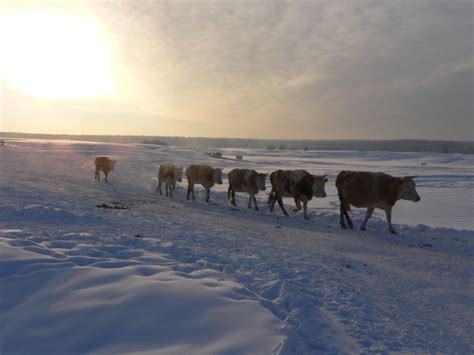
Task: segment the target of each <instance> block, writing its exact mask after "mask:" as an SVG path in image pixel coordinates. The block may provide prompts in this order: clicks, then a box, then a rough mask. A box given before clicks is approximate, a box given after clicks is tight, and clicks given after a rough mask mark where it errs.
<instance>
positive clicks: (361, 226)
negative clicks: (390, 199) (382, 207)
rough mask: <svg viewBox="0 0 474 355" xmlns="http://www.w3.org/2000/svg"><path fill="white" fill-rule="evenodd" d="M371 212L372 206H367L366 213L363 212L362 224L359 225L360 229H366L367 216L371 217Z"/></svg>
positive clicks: (372, 210) (372, 211)
mask: <svg viewBox="0 0 474 355" xmlns="http://www.w3.org/2000/svg"><path fill="white" fill-rule="evenodd" d="M372 213H374V209H373V208H370V207H369V208H367V213H366V214H365V218H364V220H363V221H362V224H361V225H360V230H361V231H365V230H366V229H367V222H368V221H369V218H370V217H372Z"/></svg>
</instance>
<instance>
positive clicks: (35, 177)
mask: <svg viewBox="0 0 474 355" xmlns="http://www.w3.org/2000/svg"><path fill="white" fill-rule="evenodd" d="M235 154H243V155H244V159H245V160H244V161H242V162H238V161H232V160H219V159H213V158H210V157H208V156H206V155H205V154H204V152H199V151H197V150H192V149H177V148H161V147H156V146H151V145H140V144H105V143H87V142H72V141H63V142H61V141H51V142H48V141H41V140H10V141H7V144H6V146H5V147H0V228H1V229H0V353H2V354H10V353H45V354H46V353H77V352H80V353H83V352H96V353H97V352H100V353H104V352H106V353H116V352H134V353H135V352H145V353H157V352H161V353H165V354H168V353H176V354H182V353H199V354H201V353H203V354H205V353H232V354H240V353H248V354H267V353H282V354H287V353H337V352H341V353H349V352H444V353H446V352H447V353H452V352H459V353H472V352H473V350H474V341H473V338H474V337H473V334H474V327H473V322H472V320H473V319H474V288H473V281H474V279H473V272H472V270H474V259H473V254H474V248H473V247H474V239H473V237H474V222H473V212H472V211H473V208H474V157H472V156H464V155H442V154H428V153H386V152H358V151H344V152H331V151H318V152H314V151H312V152H279V151H278V152H268V151H263V150H262V151H257V150H248V151H246V150H238V151H237V150H236V151H234V150H230V149H229V150H225V151H224V155H225V156H229V157H232V156H234V155H235ZM98 155H106V156H110V157H113V158H116V159H117V160H118V163H117V165H116V169H115V171H113V172H112V173H111V174H110V175H109V184H104V183H102V182H101V183H97V182H96V181H94V180H93V177H94V168H93V158H94V157H96V156H98ZM164 162H174V163H177V164H180V165H183V166H187V165H189V164H191V163H209V164H211V165H213V166H216V167H223V168H224V173H227V172H228V171H229V170H230V169H231V168H233V167H250V168H255V169H257V170H259V171H262V172H271V171H273V170H275V169H278V168H287V169H291V168H302V169H306V170H308V171H310V172H313V173H317V174H323V173H324V174H328V177H329V179H330V181H329V183H328V185H327V188H326V191H327V192H328V197H327V198H325V199H313V200H312V201H311V202H310V213H309V216H310V220H309V221H305V220H303V218H302V215H301V213H292V212H291V208H288V211H289V213H290V215H291V217H290V218H285V217H283V216H282V214H281V211H280V210H279V208H278V206H276V208H275V213H274V214H270V213H269V212H268V207H267V205H266V203H265V200H266V198H267V193H261V194H260V195H259V197H258V202H259V205H260V208H261V211H260V212H256V211H254V210H248V209H247V208H246V201H247V196H244V195H239V196H238V198H237V203H238V205H239V207H238V208H231V207H230V206H229V204H228V202H227V193H226V190H227V179H226V178H225V179H224V184H223V185H221V186H216V187H215V188H214V189H213V191H212V192H211V203H210V204H206V203H205V202H204V201H203V200H204V194H203V193H202V190H200V189H199V188H197V189H198V191H200V193H199V194H197V196H196V197H197V199H198V201H196V202H194V203H193V202H191V201H186V198H185V197H186V196H185V191H186V190H185V186H186V181H185V179H184V181H183V182H182V183H181V184H180V186H178V187H177V190H176V195H175V198H174V199H168V198H166V197H164V196H163V197H160V196H157V195H155V194H154V190H155V188H156V184H157V181H156V171H157V169H156V166H157V165H158V164H161V163H164ZM340 170H371V171H384V172H388V173H390V174H392V175H418V176H419V178H418V179H417V184H418V192H419V194H420V196H421V198H422V200H421V202H419V203H417V204H415V203H412V202H405V201H399V202H398V204H397V205H396V207H395V209H394V212H393V221H394V226H395V228H397V229H398V231H399V234H397V235H391V234H389V233H387V231H386V223H385V220H384V217H383V215H382V213H377V214H376V215H375V216H374V217H373V220H371V221H370V222H369V227H368V229H369V230H368V231H367V232H361V231H359V230H357V229H355V230H349V231H346V230H341V229H340V227H339V224H338V219H339V218H338V202H337V196H336V193H335V187H334V178H335V175H336V174H337V173H338V172H339V171H340ZM267 192H268V191H267ZM285 203H286V204H287V205H288V206H292V203H293V202H292V201H291V200H289V199H288V200H285ZM102 204H106V205H107V206H110V207H116V208H98V207H96V206H97V205H102ZM363 214H364V211H362V210H354V211H353V215H354V221H355V222H356V226H357V224H358V222H360V221H361V219H362V216H363Z"/></svg>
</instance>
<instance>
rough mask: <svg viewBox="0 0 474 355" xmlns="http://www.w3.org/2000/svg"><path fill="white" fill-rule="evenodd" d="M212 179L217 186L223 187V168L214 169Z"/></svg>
mask: <svg viewBox="0 0 474 355" xmlns="http://www.w3.org/2000/svg"><path fill="white" fill-rule="evenodd" d="M212 178H213V180H214V182H215V183H216V184H218V185H221V184H222V169H221V168H216V169H214V173H213V174H212Z"/></svg>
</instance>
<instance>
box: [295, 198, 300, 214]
mask: <svg viewBox="0 0 474 355" xmlns="http://www.w3.org/2000/svg"><path fill="white" fill-rule="evenodd" d="M295 204H296V207H295V208H293V212H298V211H299V210H301V200H300V199H299V198H296V197H295Z"/></svg>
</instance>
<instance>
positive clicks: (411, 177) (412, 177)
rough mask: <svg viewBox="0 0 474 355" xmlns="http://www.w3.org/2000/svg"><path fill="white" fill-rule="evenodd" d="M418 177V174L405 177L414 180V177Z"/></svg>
mask: <svg viewBox="0 0 474 355" xmlns="http://www.w3.org/2000/svg"><path fill="white" fill-rule="evenodd" d="M417 177H418V175H412V176H405V177H404V179H409V180H413V179H414V178H417Z"/></svg>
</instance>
